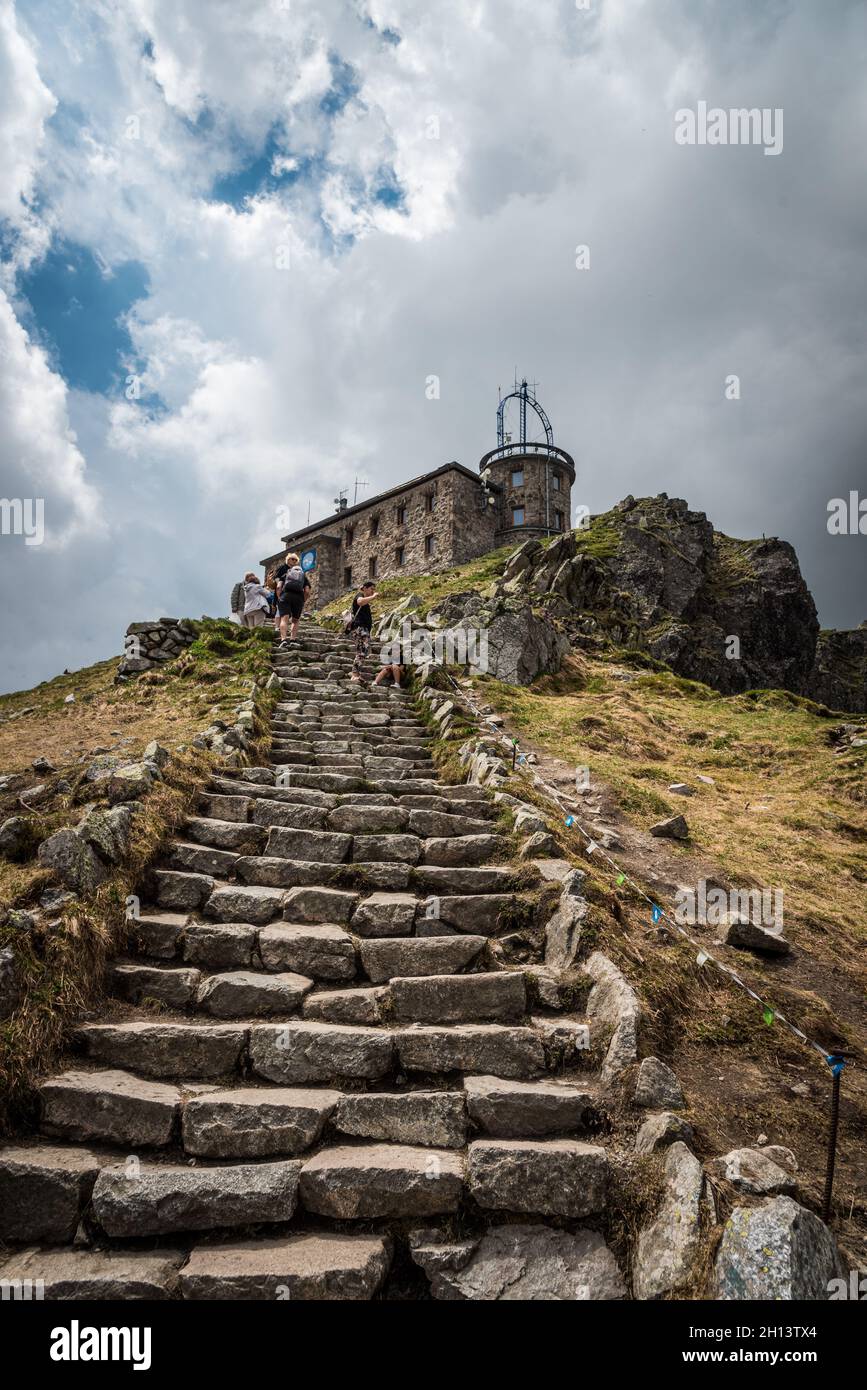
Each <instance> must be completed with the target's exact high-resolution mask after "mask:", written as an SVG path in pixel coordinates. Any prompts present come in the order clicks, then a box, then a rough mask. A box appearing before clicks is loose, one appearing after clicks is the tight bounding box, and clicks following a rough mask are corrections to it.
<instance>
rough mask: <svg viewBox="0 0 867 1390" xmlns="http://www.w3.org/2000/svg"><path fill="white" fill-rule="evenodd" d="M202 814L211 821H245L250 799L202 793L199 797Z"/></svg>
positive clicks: (247, 816) (239, 796) (247, 817)
mask: <svg viewBox="0 0 867 1390" xmlns="http://www.w3.org/2000/svg"><path fill="white" fill-rule="evenodd" d="M199 806H200V807H201V809H202V814H203V815H204V816H206V817H208V818H210V819H213V820H223V821H226V820H228V821H246V820H248V819H249V810H250V798H249V797H247V796H243V795H230V796H222V795H220V794H218V793H217V794H214V793H210V792H203V793H202V795H201V796H200V797H199Z"/></svg>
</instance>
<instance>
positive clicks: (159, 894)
mask: <svg viewBox="0 0 867 1390" xmlns="http://www.w3.org/2000/svg"><path fill="white" fill-rule="evenodd" d="M154 885H155V889H156V899H157V905H158V906H159V907H169V908H175V909H184V910H186V911H187V912H191V911H193V910H194V909H195V908H197V907H201V905H202V903H204V902H206V901H207V899H208V898H209V897H210V896H211V894H212V893H213V891H214V886H215V883H214V879H213V877H212V876H211V875H209V874H191V873H181V872H180V871H178V870H176V869H156V870H155V871H154Z"/></svg>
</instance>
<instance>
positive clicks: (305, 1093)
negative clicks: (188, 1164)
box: [181, 1086, 341, 1158]
mask: <svg viewBox="0 0 867 1390" xmlns="http://www.w3.org/2000/svg"><path fill="white" fill-rule="evenodd" d="M340 1099H341V1093H340V1091H334V1090H324V1089H319V1090H317V1089H315V1088H313V1087H306V1088H302V1087H297V1088H289V1087H279V1086H238V1087H234V1088H233V1089H227V1090H212V1091H208V1092H207V1093H205V1094H203V1095H199V1096H191V1097H189V1098H188V1099H187V1102H186V1104H185V1105H184V1108H183V1112H182V1119H181V1136H182V1143H183V1147H184V1151H185V1152H186V1153H189V1154H193V1155H194V1156H195V1157H196V1158H276V1157H281V1156H289V1157H291V1156H293V1155H295V1154H300V1153H303V1152H304V1151H305V1150H306V1149H309V1148H310V1147H311V1146H312V1145H313V1144H315V1143H316V1142H317V1140H318V1139H319V1137H320V1135H321V1134H322V1131H323V1129H324V1128H325V1125H326V1124H327V1123H328V1121H329V1119H330V1118H331V1116H332V1114H333V1113H334V1110H335V1108H336V1106H337V1104H338V1102H339V1100H340Z"/></svg>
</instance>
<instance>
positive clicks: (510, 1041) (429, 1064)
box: [393, 1023, 545, 1080]
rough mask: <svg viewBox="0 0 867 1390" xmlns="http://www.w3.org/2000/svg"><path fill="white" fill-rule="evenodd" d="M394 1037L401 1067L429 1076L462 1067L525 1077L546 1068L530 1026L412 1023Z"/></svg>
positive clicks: (520, 1077)
mask: <svg viewBox="0 0 867 1390" xmlns="http://www.w3.org/2000/svg"><path fill="white" fill-rule="evenodd" d="M393 1038H394V1044H395V1047H396V1050H397V1057H398V1061H399V1063H400V1066H401V1068H402V1069H403V1070H404V1071H409V1072H426V1073H431V1074H433V1075H437V1074H443V1075H445V1074H448V1073H449V1072H455V1071H461V1072H470V1073H478V1074H480V1075H482V1076H489V1075H494V1076H505V1077H507V1078H509V1079H512V1078H514V1079H518V1080H521V1079H523V1080H528V1079H530V1078H531V1077H534V1076H538V1075H539V1074H540V1073H541V1072H543V1071H544V1070H545V1052H544V1049H543V1047H542V1043H541V1041H540V1039H539V1037H538V1034H537V1033H536V1032H534V1030H533V1029H532V1028H521V1027H509V1026H507V1025H505V1024H500V1023H459V1024H455V1025H454V1026H452V1027H444V1026H432V1025H427V1024H420V1023H416V1024H413V1025H411V1026H409V1027H406V1028H401V1029H398V1030H396V1031H395V1033H394V1034H393Z"/></svg>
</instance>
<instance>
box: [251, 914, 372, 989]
mask: <svg viewBox="0 0 867 1390" xmlns="http://www.w3.org/2000/svg"><path fill="white" fill-rule="evenodd" d="M259 952H260V955H261V958H262V963H263V965H264V966H265V969H266V970H292V971H298V972H300V973H301V974H303V975H307V976H309V977H311V978H312V979H315V980H351V979H353V978H354V976H355V973H356V954H355V945H354V943H353V941H352V937H351V936H350V935H349V933H348V932H347V931H345V930H344V928H343V927H341V926H338V925H337V924H336V923H332V922H314V923H288V922H275V923H274V924H273V925H271V926H268V927H262V928H261V930H260V932H259Z"/></svg>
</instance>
